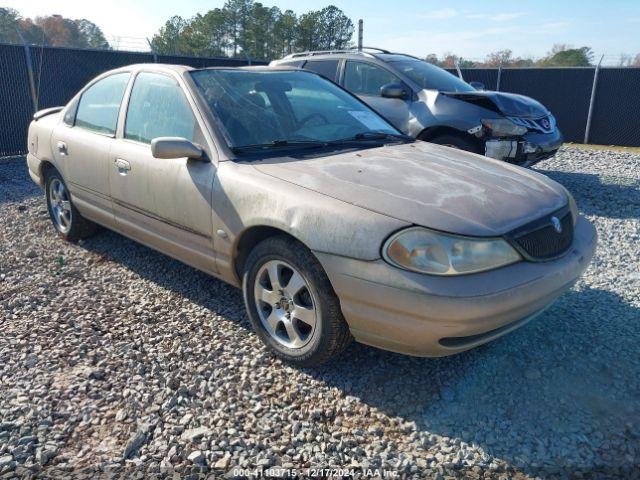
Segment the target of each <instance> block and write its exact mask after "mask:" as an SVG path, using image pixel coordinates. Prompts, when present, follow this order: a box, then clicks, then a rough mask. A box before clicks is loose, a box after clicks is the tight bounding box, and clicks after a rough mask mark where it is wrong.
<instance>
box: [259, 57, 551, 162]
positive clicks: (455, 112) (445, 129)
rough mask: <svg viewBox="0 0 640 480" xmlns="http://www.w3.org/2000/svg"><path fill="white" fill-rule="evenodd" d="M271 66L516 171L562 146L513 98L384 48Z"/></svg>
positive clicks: (417, 133)
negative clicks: (313, 78) (290, 69)
mask: <svg viewBox="0 0 640 480" xmlns="http://www.w3.org/2000/svg"><path fill="white" fill-rule="evenodd" d="M271 65H273V66H278V65H288V66H296V67H300V68H304V69H307V70H312V71H314V72H317V73H320V74H322V75H324V76H325V77H327V78H328V79H330V80H332V81H335V82H337V83H338V84H340V85H342V86H343V87H344V88H346V89H347V90H349V91H350V92H351V93H354V94H356V95H358V96H359V97H360V98H361V99H362V100H364V101H365V102H367V103H368V104H369V105H370V106H371V107H372V108H374V109H375V110H376V111H377V112H378V113H380V114H381V115H383V116H385V117H386V118H387V119H388V120H389V121H390V122H392V123H393V124H394V125H395V126H396V127H397V128H398V129H400V130H402V131H403V132H404V133H405V134H407V135H411V136H412V137H414V138H418V139H420V140H425V141H428V142H433V143H438V144H440V145H447V146H450V147H453V148H459V149H462V150H466V151H469V152H474V153H481V154H484V155H486V156H488V157H491V158H495V159H498V160H504V161H506V162H509V163H514V164H517V165H521V166H531V165H533V164H535V163H537V162H539V161H541V160H544V159H547V158H550V157H552V156H553V155H554V154H555V153H556V151H557V150H558V148H560V146H561V145H562V134H561V133H560V130H559V129H558V127H557V125H556V120H555V118H554V116H553V115H552V114H551V112H549V110H547V108H545V107H544V106H543V105H542V104H540V103H539V102H537V101H536V100H533V99H532V98H529V97H525V96H524V95H516V94H513V93H504V92H493V91H484V85H482V84H481V83H480V82H472V84H469V83H467V82H465V81H463V80H462V79H461V78H458V77H456V76H454V75H452V74H450V73H449V72H447V71H446V70H443V69H442V68H440V67H437V66H435V65H432V64H430V63H428V62H425V61H424V60H421V59H419V58H416V57H413V56H411V55H405V54H400V53H391V52H389V51H387V50H382V49H376V48H366V49H363V50H355V49H351V50H336V51H314V52H303V53H293V54H290V55H288V56H286V57H285V58H283V59H280V60H274V61H273V62H271Z"/></svg>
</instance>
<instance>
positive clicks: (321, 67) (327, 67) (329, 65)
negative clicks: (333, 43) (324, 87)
mask: <svg viewBox="0 0 640 480" xmlns="http://www.w3.org/2000/svg"><path fill="white" fill-rule="evenodd" d="M304 68H305V70H311V71H312V72H316V73H319V74H320V75H324V76H325V77H327V78H328V79H329V80H332V81H335V80H336V71H337V70H338V60H310V61H308V62H307V63H305V64H304Z"/></svg>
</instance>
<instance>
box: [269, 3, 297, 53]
mask: <svg viewBox="0 0 640 480" xmlns="http://www.w3.org/2000/svg"><path fill="white" fill-rule="evenodd" d="M297 27H298V18H297V17H296V14H295V13H294V12H293V11H292V10H285V11H284V12H283V13H282V14H281V15H280V16H279V17H278V18H277V19H276V22H275V25H274V26H273V36H274V42H275V45H274V55H273V57H274V58H277V57H281V56H283V55H287V54H289V53H291V52H293V49H294V46H295V41H296V30H297Z"/></svg>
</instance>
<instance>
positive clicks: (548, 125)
mask: <svg viewBox="0 0 640 480" xmlns="http://www.w3.org/2000/svg"><path fill="white" fill-rule="evenodd" d="M507 118H508V119H509V120H511V121H512V122H513V123H515V124H516V125H520V126H523V127H526V128H527V129H528V130H530V131H532V132H538V133H551V132H553V131H554V130H555V129H556V119H555V118H554V117H553V115H545V116H544V117H540V118H526V117H507Z"/></svg>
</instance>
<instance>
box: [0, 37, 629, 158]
mask: <svg viewBox="0 0 640 480" xmlns="http://www.w3.org/2000/svg"><path fill="white" fill-rule="evenodd" d="M145 62H148V63H152V62H158V63H176V64H182V65H190V66H193V67H196V68H202V67H209V66H240V65H247V64H249V63H253V64H264V63H265V62H257V61H255V62H251V60H249V59H238V58H200V57H188V56H179V55H155V54H154V53H152V52H127V51H116V50H81V49H74V48H64V47H39V46H30V47H29V46H26V47H25V46H22V45H10V44H0V156H7V155H20V154H24V153H25V152H26V145H27V138H26V136H27V127H28V125H29V122H30V120H31V117H32V115H33V113H34V112H35V111H36V110H39V109H43V108H47V107H53V106H58V105H64V104H66V103H67V102H68V101H69V99H71V97H72V96H73V95H74V94H75V93H76V92H77V91H78V90H79V89H80V88H82V87H83V86H84V85H85V84H86V83H87V82H88V81H89V80H90V79H92V78H93V77H95V76H96V75H99V74H100V73H102V72H104V71H106V70H110V69H112V68H117V67H121V66H124V65H130V64H133V63H145ZM596 71H597V69H596V68H595V67H576V68H573V67H567V68H501V69H498V68H466V69H462V70H461V74H462V76H463V78H464V79H465V80H466V81H479V82H482V83H483V84H484V85H485V86H486V88H487V89H489V90H500V91H503V92H512V93H519V94H522V95H527V96H530V97H532V98H535V99H536V100H538V101H540V102H541V103H543V104H544V105H545V106H546V107H547V108H549V110H551V112H552V113H553V114H554V115H555V117H556V119H557V121H558V125H559V127H560V129H561V130H562V132H563V134H564V136H565V140H566V141H569V142H576V143H582V142H583V141H584V140H585V138H588V141H589V142H590V143H597V144H602V145H621V146H640V115H638V112H640V95H639V94H638V92H639V91H640V68H615V67H602V68H600V69H599V70H598V79H597V82H596V85H595V88H593V87H594V76H595V75H596ZM450 72H451V73H453V74H454V75H455V74H457V71H456V70H455V69H453V70H450ZM32 90H33V93H32ZM590 104H592V105H593V106H592V108H591V122H590V125H589V128H588V130H589V131H588V132H587V123H588V122H587V119H588V117H589V111H590Z"/></svg>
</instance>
